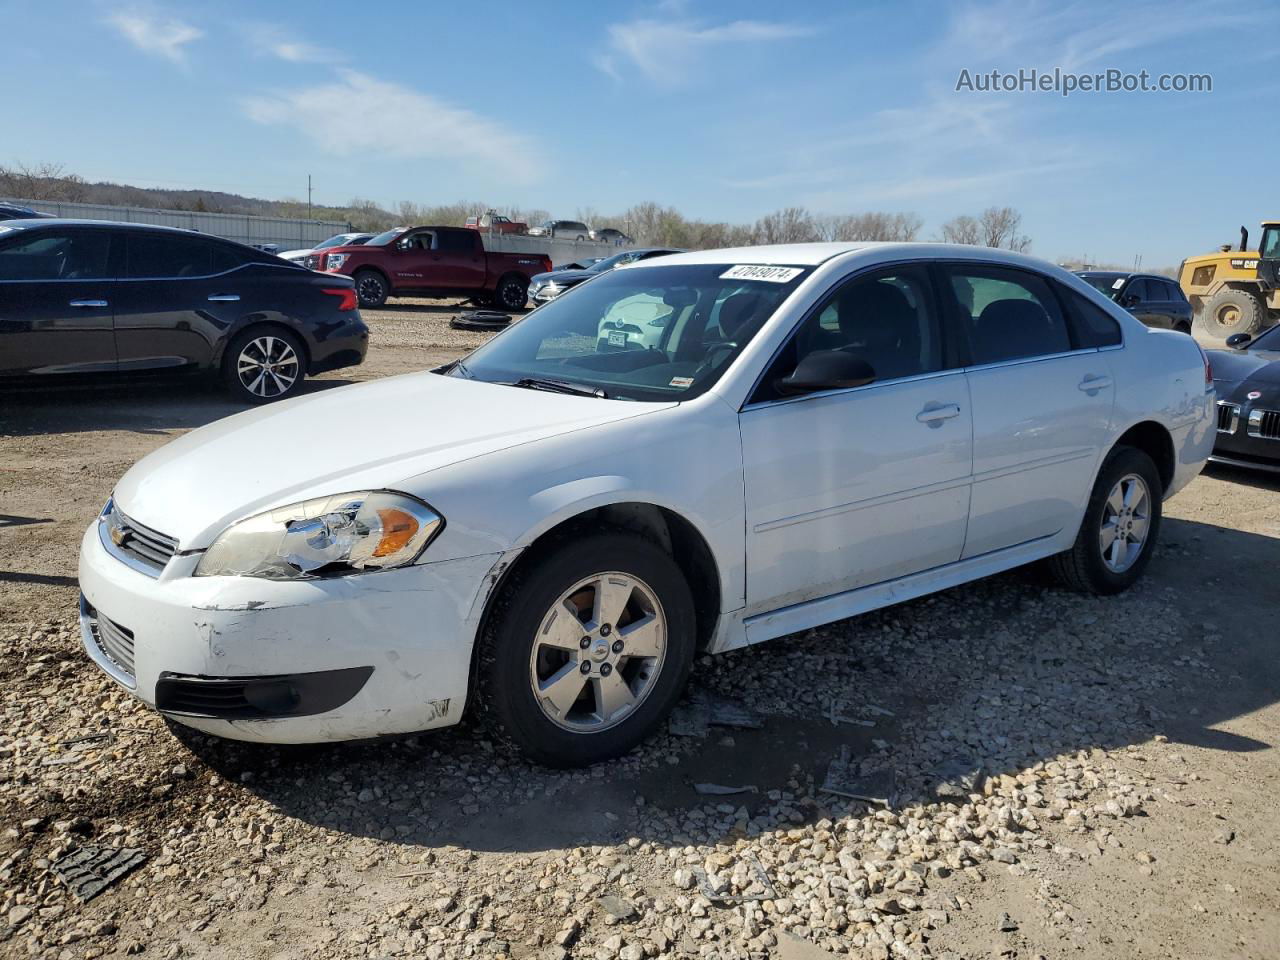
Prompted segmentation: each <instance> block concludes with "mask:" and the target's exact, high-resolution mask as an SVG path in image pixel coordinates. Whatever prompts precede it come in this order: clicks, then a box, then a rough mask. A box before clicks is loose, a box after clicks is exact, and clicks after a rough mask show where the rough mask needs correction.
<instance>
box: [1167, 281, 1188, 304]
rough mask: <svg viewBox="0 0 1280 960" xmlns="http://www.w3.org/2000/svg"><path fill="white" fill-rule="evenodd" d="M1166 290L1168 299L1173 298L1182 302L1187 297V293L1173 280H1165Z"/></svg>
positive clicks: (1177, 301) (1174, 300) (1175, 301)
mask: <svg viewBox="0 0 1280 960" xmlns="http://www.w3.org/2000/svg"><path fill="white" fill-rule="evenodd" d="M1164 290H1165V293H1166V294H1167V299H1169V300H1172V301H1173V302H1174V303H1180V302H1182V301H1184V300H1186V299H1187V298H1186V295H1185V294H1183V292H1182V288H1181V287H1180V286H1178V285H1177V284H1176V283H1174V282H1173V281H1172V280H1165V281H1164Z"/></svg>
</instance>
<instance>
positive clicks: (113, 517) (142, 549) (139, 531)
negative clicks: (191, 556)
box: [103, 505, 178, 573]
mask: <svg viewBox="0 0 1280 960" xmlns="http://www.w3.org/2000/svg"><path fill="white" fill-rule="evenodd" d="M103 519H104V520H105V521H106V524H107V530H106V534H107V537H108V538H109V539H110V540H111V542H112V543H113V544H114V545H115V548H116V549H117V550H119V551H120V552H121V553H123V554H125V555H126V556H127V557H130V558H132V559H134V560H136V561H138V563H139V564H141V565H142V566H143V567H146V568H148V569H150V570H154V571H155V572H156V573H159V572H160V571H161V570H163V569H164V567H165V564H167V563H168V562H169V560H170V558H172V557H173V555H174V554H175V553H177V551H178V541H177V540H175V539H173V537H170V536H166V535H165V534H163V533H160V532H159V531H156V530H152V529H151V528H150V527H146V526H143V525H142V524H140V523H138V522H137V521H136V520H133V519H130V518H129V517H128V516H126V515H125V514H124V513H123V512H122V511H121V510H120V508H119V507H116V506H114V505H112V506H110V507H109V508H108V510H107V512H106V513H105V514H104V518H103Z"/></svg>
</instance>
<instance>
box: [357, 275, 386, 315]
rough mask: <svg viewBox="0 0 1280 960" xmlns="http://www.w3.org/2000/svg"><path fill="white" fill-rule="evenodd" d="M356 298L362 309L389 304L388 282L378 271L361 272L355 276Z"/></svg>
mask: <svg viewBox="0 0 1280 960" xmlns="http://www.w3.org/2000/svg"><path fill="white" fill-rule="evenodd" d="M354 279H355V282H356V296H357V297H359V298H360V306H362V307H380V306H382V305H383V304H384V303H386V302H387V294H388V293H389V292H390V291H389V290H388V289H387V281H386V279H385V278H384V277H383V276H382V274H380V273H378V271H376V270H360V271H357V272H356V275H355V278H354Z"/></svg>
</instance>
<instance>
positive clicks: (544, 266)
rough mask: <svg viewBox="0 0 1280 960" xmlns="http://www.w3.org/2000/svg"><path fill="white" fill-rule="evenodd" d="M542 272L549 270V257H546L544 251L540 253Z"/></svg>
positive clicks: (548, 271)
mask: <svg viewBox="0 0 1280 960" xmlns="http://www.w3.org/2000/svg"><path fill="white" fill-rule="evenodd" d="M542 272H543V273H550V272H551V258H550V257H548V256H547V255H546V254H545V253H544V254H543V255H542Z"/></svg>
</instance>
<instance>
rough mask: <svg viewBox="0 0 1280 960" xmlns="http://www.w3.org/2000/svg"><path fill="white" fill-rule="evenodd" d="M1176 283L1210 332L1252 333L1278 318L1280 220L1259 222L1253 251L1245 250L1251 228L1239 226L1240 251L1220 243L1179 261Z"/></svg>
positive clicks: (1205, 328)
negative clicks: (1212, 250)
mask: <svg viewBox="0 0 1280 960" xmlns="http://www.w3.org/2000/svg"><path fill="white" fill-rule="evenodd" d="M1178 283H1179V285H1180V286H1181V287H1182V292H1183V293H1185V294H1186V295H1187V299H1188V300H1190V301H1191V309H1192V311H1193V312H1194V319H1195V322H1197V323H1198V324H1199V326H1200V329H1201V330H1203V331H1204V332H1205V333H1208V334H1210V335H1211V336H1215V337H1229V336H1231V335H1232V334H1233V333H1248V334H1256V333H1257V332H1258V331H1259V330H1262V329H1264V328H1266V327H1269V326H1271V325H1272V324H1274V323H1277V322H1280V220H1264V221H1263V222H1262V242H1261V243H1259V244H1258V249H1257V250H1250V249H1249V231H1248V230H1246V229H1245V228H1244V227H1241V228H1240V249H1239V250H1232V249H1231V245H1230V244H1224V245H1223V246H1222V248H1221V249H1220V250H1219V251H1218V252H1217V253H1206V254H1204V255H1203V256H1199V257H1188V258H1187V259H1186V260H1183V261H1182V266H1180V267H1179V268H1178Z"/></svg>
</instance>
